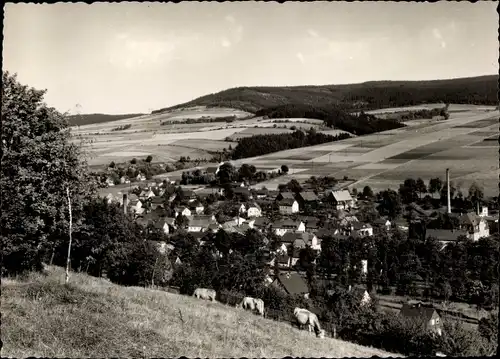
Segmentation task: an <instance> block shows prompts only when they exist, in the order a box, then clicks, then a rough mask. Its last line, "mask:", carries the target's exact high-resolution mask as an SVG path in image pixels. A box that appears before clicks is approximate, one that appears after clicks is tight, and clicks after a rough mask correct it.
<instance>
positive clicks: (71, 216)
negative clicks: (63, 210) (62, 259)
mask: <svg viewBox="0 0 500 359" xmlns="http://www.w3.org/2000/svg"><path fill="white" fill-rule="evenodd" d="M66 195H67V197H68V211H69V244H68V258H67V259H66V280H65V281H66V283H68V282H69V265H70V262H71V239H72V238H71V230H72V226H73V215H72V213H71V198H70V196H69V187H66Z"/></svg>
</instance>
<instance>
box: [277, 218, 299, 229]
mask: <svg viewBox="0 0 500 359" xmlns="http://www.w3.org/2000/svg"><path fill="white" fill-rule="evenodd" d="M300 223H301V221H294V220H291V219H284V220H281V221H276V222H274V223H273V224H272V227H274V228H284V227H290V228H296V227H298V226H299V225H300Z"/></svg>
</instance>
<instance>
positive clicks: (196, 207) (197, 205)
mask: <svg viewBox="0 0 500 359" xmlns="http://www.w3.org/2000/svg"><path fill="white" fill-rule="evenodd" d="M189 208H190V210H191V211H195V212H196V214H201V213H203V210H204V209H205V207H204V206H203V204H201V202H200V201H198V200H197V199H195V200H193V201H192V202H190V203H189Z"/></svg>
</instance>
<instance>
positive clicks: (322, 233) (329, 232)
mask: <svg viewBox="0 0 500 359" xmlns="http://www.w3.org/2000/svg"><path fill="white" fill-rule="evenodd" d="M333 233H334V230H333V229H327V228H320V229H318V230H317V231H316V236H317V237H318V238H321V237H329V236H333Z"/></svg>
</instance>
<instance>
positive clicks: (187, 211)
mask: <svg viewBox="0 0 500 359" xmlns="http://www.w3.org/2000/svg"><path fill="white" fill-rule="evenodd" d="M174 211H175V217H176V218H177V217H178V216H179V214H182V215H183V216H186V217H191V215H192V212H191V210H190V209H189V208H187V207H185V206H180V207H175V209H174Z"/></svg>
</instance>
